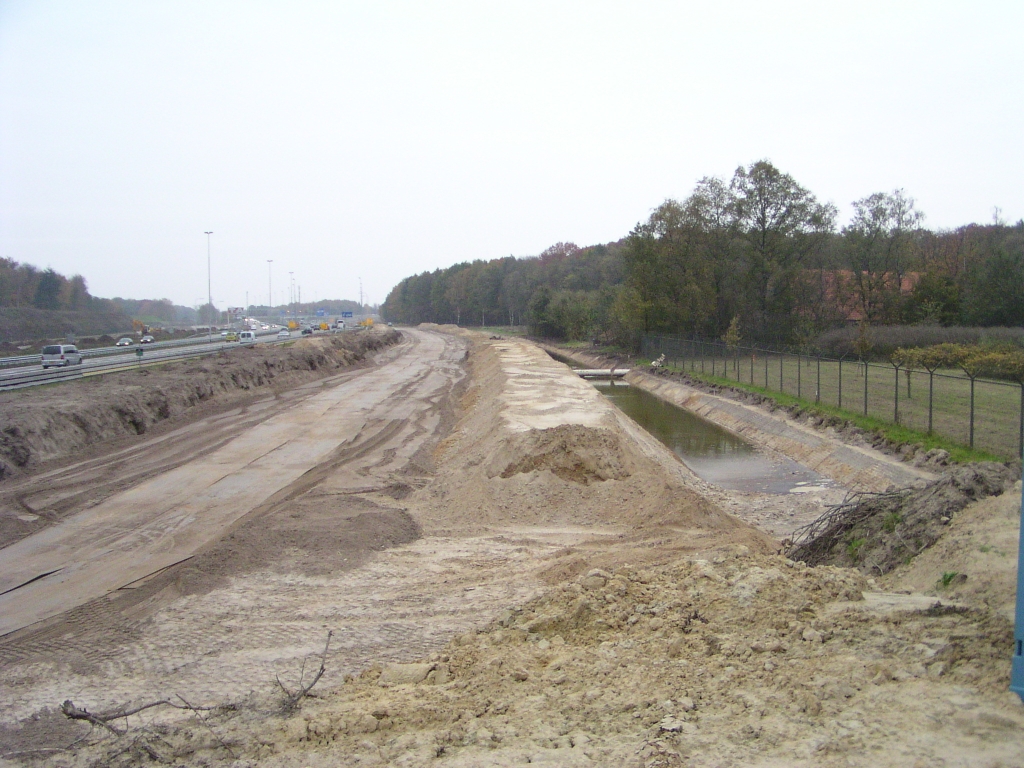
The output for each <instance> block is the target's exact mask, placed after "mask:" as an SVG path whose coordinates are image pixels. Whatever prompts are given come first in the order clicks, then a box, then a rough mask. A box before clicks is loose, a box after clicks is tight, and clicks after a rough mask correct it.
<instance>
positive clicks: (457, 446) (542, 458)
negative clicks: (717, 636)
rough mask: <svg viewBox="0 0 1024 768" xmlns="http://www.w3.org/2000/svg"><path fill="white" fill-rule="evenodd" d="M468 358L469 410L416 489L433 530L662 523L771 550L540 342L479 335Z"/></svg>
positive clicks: (689, 538)
mask: <svg viewBox="0 0 1024 768" xmlns="http://www.w3.org/2000/svg"><path fill="white" fill-rule="evenodd" d="M469 364H470V366H471V368H472V376H471V381H472V384H471V386H470V387H469V389H468V390H467V391H466V393H465V395H464V397H463V400H464V403H463V405H464V410H465V413H466V416H465V417H464V418H463V420H462V421H461V422H460V423H459V424H458V426H457V427H456V429H455V431H454V432H453V434H452V435H451V436H449V438H447V439H446V440H445V441H444V443H443V444H442V445H441V446H440V449H439V454H440V455H439V458H438V465H439V472H438V476H437V479H436V480H435V481H434V482H433V483H431V484H430V485H429V486H428V487H427V488H425V489H424V490H423V491H421V492H420V493H419V494H418V495H417V496H415V497H414V498H413V499H412V501H413V502H414V504H413V506H414V507H416V509H417V518H418V519H419V520H420V521H421V523H422V524H423V526H424V530H425V531H426V532H428V533H429V532H432V531H433V532H438V531H452V530H459V531H462V532H468V531H474V530H476V531H479V530H482V529H488V528H490V529H494V528H503V527H512V528H516V527H523V526H562V527H565V526H570V527H576V526H582V527H584V528H585V527H594V528H600V529H601V530H602V531H607V530H609V529H613V530H616V531H619V532H620V533H622V534H623V535H634V534H637V533H638V532H645V531H646V532H648V533H649V532H651V531H653V530H655V529H661V530H663V531H664V532H667V533H670V534H672V535H675V536H678V537H679V538H680V540H681V545H685V544H686V543H688V544H689V545H691V546H692V547H693V548H694V549H698V548H703V547H708V546H713V545H715V544H719V543H723V542H726V541H728V542H733V543H742V544H745V545H747V546H749V547H752V548H754V549H756V550H758V551H764V552H768V551H772V548H773V546H774V545H773V543H772V542H771V541H770V539H769V538H768V537H766V536H764V535H763V534H761V533H759V532H757V531H756V530H754V529H753V528H751V527H749V526H746V525H744V524H743V523H741V522H739V521H737V520H736V519H735V518H732V517H730V516H728V515H726V514H724V513H723V512H722V511H721V510H719V509H718V508H717V507H716V506H715V505H714V504H712V503H710V502H708V501H707V500H705V499H703V498H701V497H700V496H699V495H698V494H697V493H696V492H695V491H694V490H693V483H694V478H693V476H692V475H690V474H689V472H688V470H686V469H685V467H683V466H682V465H681V464H680V463H679V462H678V461H677V460H676V459H675V457H673V456H672V455H671V454H669V453H668V451H667V450H666V449H664V448H663V447H662V446H661V445H660V443H656V442H654V441H653V440H652V439H650V438H649V437H647V436H646V435H645V433H644V434H640V433H639V431H638V430H637V429H636V428H635V427H633V426H632V425H631V424H630V425H628V426H627V421H626V420H625V419H624V417H623V416H622V415H621V413H620V412H619V411H618V410H617V409H616V408H615V407H614V406H613V405H611V404H610V403H608V402H607V400H605V398H603V397H602V396H601V395H600V393H598V392H597V390H596V389H595V388H594V387H592V386H590V385H589V384H587V383H586V382H584V381H583V380H582V379H580V378H578V377H577V376H575V375H573V374H572V373H571V372H569V370H568V369H567V368H566V367H565V366H564V365H562V364H560V363H557V362H555V361H554V360H552V359H551V358H550V357H548V355H546V354H545V353H544V352H543V351H542V350H540V349H538V348H537V347H535V346H533V345H530V344H527V343H524V342H519V341H511V340H500V341H493V342H488V343H480V344H478V345H477V346H476V347H474V349H473V351H472V354H471V355H470V359H469ZM652 456H654V457H656V460H653V461H652ZM645 535H646V534H645Z"/></svg>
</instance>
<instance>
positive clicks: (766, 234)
mask: <svg viewBox="0 0 1024 768" xmlns="http://www.w3.org/2000/svg"><path fill="white" fill-rule="evenodd" d="M729 189H730V192H731V193H732V210H733V216H734V221H735V228H736V232H737V235H738V237H739V246H740V253H739V254H738V256H739V259H738V260H739V262H740V263H739V265H738V266H739V270H738V272H739V274H741V275H742V276H743V279H744V283H745V287H746V296H745V302H744V304H745V307H744V308H745V310H746V313H747V315H748V318H747V320H746V322H745V325H746V327H747V328H748V330H751V331H755V332H757V333H758V334H759V335H760V336H762V337H769V338H771V337H775V338H776V339H778V340H780V341H781V340H788V339H789V337H790V336H791V334H792V330H793V328H794V327H795V324H796V322H797V319H798V317H799V314H800V312H799V309H800V305H801V298H802V297H803V293H804V290H803V280H802V277H803V275H802V272H803V270H804V269H805V268H807V267H810V266H812V258H811V257H812V255H813V254H814V252H815V251H816V250H818V249H820V248H822V247H823V245H824V243H825V241H826V239H827V237H828V235H829V233H831V232H832V231H833V229H834V226H835V217H836V209H835V206H833V205H831V204H822V203H819V202H818V201H817V199H816V198H815V197H814V195H813V194H811V193H810V192H809V191H808V190H806V189H804V188H803V187H802V186H800V185H799V184H797V183H796V181H795V180H794V179H793V177H792V176H790V175H789V174H785V173H782V172H781V171H779V170H778V169H777V168H776V167H775V166H774V165H772V164H771V163H770V162H768V161H767V160H760V161H758V162H756V163H753V164H752V165H751V166H750V167H749V168H743V167H740V168H737V169H736V172H735V174H734V175H733V179H732V182H731V184H730V185H729Z"/></svg>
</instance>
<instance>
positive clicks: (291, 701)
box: [276, 630, 334, 710]
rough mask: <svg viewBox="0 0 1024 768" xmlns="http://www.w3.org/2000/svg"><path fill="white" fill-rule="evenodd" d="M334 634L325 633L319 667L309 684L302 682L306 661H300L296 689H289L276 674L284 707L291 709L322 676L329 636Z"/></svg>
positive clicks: (332, 632) (324, 669)
mask: <svg viewBox="0 0 1024 768" xmlns="http://www.w3.org/2000/svg"><path fill="white" fill-rule="evenodd" d="M333 635H334V630H331V631H329V632H328V633H327V642H326V643H324V652H323V653H321V654H320V669H318V670H317V673H316V676H315V677H314V678H313V680H312V682H310V684H309V685H306V686H304V685H303V684H302V681H303V679H304V678H305V676H306V662H305V661H303V662H302V670H301V671H300V672H299V688H298V690H297V691H295V692H292V691H289V690H288V689H287V688H286V687H285V685H284V683H282V682H281V676H280V675H276V677H277V684H278V685H279V686H280V687H281V690H282V691H284V695H285V696H286V697H287V701H286V702H285V709H286V710H292V709H295V707H297V706H298V704H299V702H300V701H302V700H303V699H304V698H306V696H307V695H308V694H309V692H310V691H311V690H313V686H314V685H316V684H317V683H318V682H320V678H321V677H323V676H324V672H326V671H327V650H328V649H329V648H330V647H331V637H332V636H333Z"/></svg>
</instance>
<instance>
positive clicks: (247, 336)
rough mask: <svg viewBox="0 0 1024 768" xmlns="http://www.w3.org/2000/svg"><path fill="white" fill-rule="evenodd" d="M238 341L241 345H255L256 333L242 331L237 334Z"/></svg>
mask: <svg viewBox="0 0 1024 768" xmlns="http://www.w3.org/2000/svg"><path fill="white" fill-rule="evenodd" d="M238 340H239V341H240V342H241V343H242V344H255V343H256V331H242V332H241V333H239V334H238Z"/></svg>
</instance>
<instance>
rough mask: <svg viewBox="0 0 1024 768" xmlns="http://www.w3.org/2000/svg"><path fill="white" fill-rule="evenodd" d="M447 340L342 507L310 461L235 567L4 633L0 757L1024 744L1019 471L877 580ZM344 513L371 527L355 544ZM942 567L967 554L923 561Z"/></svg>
mask: <svg viewBox="0 0 1024 768" xmlns="http://www.w3.org/2000/svg"><path fill="white" fill-rule="evenodd" d="M436 330H445V331H448V332H450V333H456V332H455V331H454V330H453V329H436V327H435V328H434V329H428V330H427V331H426V333H428V334H429V333H434V332H435V331H436ZM417 333H421V334H422V333H424V331H418V332H417ZM462 338H463V339H464V340H465V341H464V342H463V343H466V344H468V345H469V355H468V361H467V362H466V368H467V370H468V373H469V376H468V377H467V378H466V380H465V382H464V383H463V384H461V385H460V386H457V387H453V388H449V389H448V390H447V395H446V396H445V397H446V398H447V400H443V401H444V402H448V403H449V405H450V406H451V407H452V408H453V409H454V413H455V414H456V415H457V416H458V417H459V418H458V420H457V422H455V423H454V424H453V425H452V428H451V430H450V431H448V430H446V429H444V428H443V425H439V427H438V430H437V432H436V438H437V440H439V442H438V441H437V440H435V441H434V442H433V443H429V442H428V443H427V445H428V447H429V448H430V451H431V455H430V457H429V460H428V459H427V458H426V457H420V458H418V459H417V460H416V462H415V471H410V470H409V469H408V468H407V466H409V465H400V466H399V465H397V464H396V466H395V469H394V471H393V472H391V473H390V474H385V475H380V477H381V478H382V482H379V483H378V485H377V486H376V488H377V490H376V491H374V492H373V493H372V494H370V493H365V492H361V493H360V494H359V496H358V504H357V506H358V509H356V507H351V506H349V507H346V510H347V511H346V512H345V514H344V515H343V516H344V518H345V519H344V521H343V522H344V525H342V526H340V528H339V530H333V531H332V530H331V529H332V527H333V526H332V521H334V520H338V517H339V516H338V514H337V513H333V512H332V510H331V507H330V505H325V504H324V503H323V502H325V501H326V500H328V499H334V498H337V495H336V494H337V492H338V491H337V487H336V486H332V482H333V481H332V479H331V478H332V476H331V474H330V473H329V472H325V473H324V474H323V477H322V478H320V479H319V480H317V482H316V483H315V484H313V485H312V486H311V487H310V488H309V490H308V491H307V492H306V495H303V496H299V497H297V498H296V499H295V500H294V502H290V503H288V504H287V505H283V506H282V507H281V509H280V510H279V512H280V514H275V515H270V516H264V517H262V518H260V520H259V521H257V524H258V526H259V527H260V528H265V529H268V530H273V531H276V533H275V535H276V536H277V537H278V538H277V539H276V541H278V542H279V544H278V545H277V546H279V547H280V548H281V549H282V550H283V551H284V552H285V553H286V555H287V556H278V555H277V554H275V556H274V557H272V558H269V560H272V562H268V564H267V566H266V567H262V568H261V567H259V566H258V564H257V565H255V566H254V567H249V566H250V565H253V564H252V563H249V564H247V565H246V567H245V568H235V567H232V566H231V564H230V548H231V546H232V545H231V540H230V537H228V538H225V539H224V540H223V541H222V542H221V543H220V544H219V545H218V546H219V547H221V549H220V550H216V549H215V550H211V552H212V553H214V556H213V561H218V562H219V561H223V563H224V569H223V571H220V572H218V571H216V568H215V567H214V562H207V563H204V562H202V561H200V562H197V563H195V564H193V565H192V566H189V567H194V568H196V569H197V571H198V572H199V573H200V575H201V577H202V578H204V579H208V580H207V581H204V582H203V586H202V589H199V590H196V591H190V590H189V589H188V581H189V580H188V579H187V578H184V581H183V584H182V585H180V586H175V585H174V584H172V583H168V585H167V587H165V588H162V589H161V591H159V592H158V593H155V594H154V595H153V601H154V602H153V603H151V604H149V606H148V607H147V609H146V610H145V611H143V612H142V613H141V614H140V618H139V620H138V621H137V622H135V623H133V624H130V625H128V626H124V627H123V631H122V632H121V634H110V635H107V637H109V638H110V640H108V641H107V643H108V645H109V646H114V647H111V648H106V649H105V648H104V647H103V640H102V637H103V636H102V635H99V636H95V635H94V636H90V637H88V638H84V639H85V640H86V642H80V643H79V644H78V647H77V651H76V652H77V653H78V657H76V658H77V659H78V660H77V661H76V662H75V663H74V664H72V663H70V662H69V661H68V659H71V658H72V655H70V652H69V651H67V650H66V649H65V650H59V647H60V646H59V642H58V641H59V639H60V637H61V636H60V634H59V631H60V629H59V627H54V628H53V630H52V632H51V634H50V635H47V636H46V637H45V638H42V639H43V640H45V642H43V643H41V644H39V645H37V646H36V647H35V648H34V649H30V648H29V647H28V646H27V645H25V644H22V645H17V644H15V645H12V646H9V647H8V650H9V651H13V650H20V652H22V653H23V654H24V656H22V657H18V658H15V657H14V656H12V655H8V656H7V657H6V658H7V659H8V661H7V662H5V663H4V664H5V666H4V667H0V685H3V686H5V687H6V688H7V690H8V692H9V693H10V695H9V696H8V697H7V703H6V704H5V705H4V714H3V716H4V723H5V725H4V727H3V729H2V730H0V744H2V745H3V746H2V747H0V760H3V759H6V760H8V761H11V762H12V763H15V764H18V765H34V766H35V765H38V766H52V767H56V766H62V767H66V768H71V766H76V767H77V766H83V767H84V766H101V765H102V766H129V765H148V764H154V765H155V764H160V763H164V764H168V765H175V766H189V767H191V766H220V765H223V766H232V768H243V767H245V766H261V768H262V767H263V766H270V767H276V766H282V767H284V766H290V767H292V766H293V767H294V768H302V767H304V766H308V767H309V768H316V767H318V766H337V765H366V766H370V765H374V766H376V765H381V766H382V765H403V766H420V765H424V766H425V765H452V766H479V765H494V766H506V765H518V764H527V763H530V764H532V763H544V764H549V765H563V766H582V765H602V766H676V765H680V766H682V765H685V766H716V767H717V766H740V765H743V766H748V765H749V766H773V767H774V766H850V765H853V766H880V765H882V766H886V765H891V766H908V765H909V766H991V767H992V768H995V767H996V766H1024V752H1022V750H1021V740H1020V734H1021V732H1022V729H1024V706H1022V705H1021V703H1020V700H1019V699H1018V698H1017V697H1016V696H1013V695H1011V694H1009V693H1008V692H1007V690H1006V687H1007V684H1008V675H1009V659H1010V652H1011V640H1012V627H1011V623H1010V617H1008V616H1007V598H1008V596H1009V600H1010V609H1009V610H1010V614H1011V615H1012V594H1013V592H1012V583H1013V582H1012V580H1013V579H1015V568H1014V567H1013V564H1015V562H1016V544H1015V539H1014V535H1015V532H1016V527H1015V526H1016V520H1015V519H1014V516H1013V514H1012V510H1011V509H1010V508H1009V507H1010V505H1009V502H1010V501H1012V497H1013V494H1010V493H1007V494H1004V495H1003V496H1001V497H997V498H992V499H986V500H984V501H981V502H976V503H972V504H969V505H968V506H967V507H966V508H964V509H962V510H960V511H954V513H953V517H952V520H951V522H950V523H949V524H948V525H945V526H943V529H942V531H941V534H940V536H939V538H938V540H937V542H936V543H935V545H934V546H933V547H932V548H931V549H930V550H927V551H926V552H925V553H924V554H922V555H920V556H919V557H917V558H916V559H914V560H913V561H912V562H911V563H910V564H908V565H906V566H900V567H899V568H897V569H896V570H895V571H893V572H892V573H890V574H888V575H887V576H885V578H884V580H879V581H875V580H874V579H872V578H870V577H868V576H866V575H864V574H862V573H860V572H859V571H857V570H856V569H848V568H838V567H832V566H819V567H808V566H806V565H804V564H802V563H799V562H794V561H793V560H790V559H787V558H786V557H784V556H782V555H780V554H778V550H779V545H778V543H777V542H776V540H775V539H773V538H772V537H771V536H769V535H768V534H766V533H764V532H762V531H759V530H757V529H756V528H755V527H753V526H751V525H749V524H747V523H744V522H741V521H740V520H738V519H737V518H736V517H733V516H731V515H729V514H726V513H725V512H724V511H723V506H726V505H727V504H726V503H728V506H729V508H730V509H735V510H738V511H741V512H746V513H748V518H749V519H753V520H756V519H758V517H757V516H758V514H760V513H759V512H757V509H756V504H752V503H751V501H750V499H747V498H745V497H744V496H743V495H742V494H722V493H716V492H714V491H713V489H710V488H709V487H708V485H707V484H706V483H703V482H702V481H700V480H699V479H697V478H695V477H694V476H693V475H692V474H691V473H690V472H689V471H688V470H687V469H686V468H685V467H684V466H683V465H682V464H681V463H680V462H679V461H678V460H677V459H676V458H675V457H674V456H673V455H672V454H671V453H670V452H668V450H667V449H665V448H664V447H663V446H661V445H660V443H658V442H657V441H655V440H654V439H653V438H651V437H650V436H649V435H647V434H646V433H644V432H642V430H640V429H639V428H638V427H637V426H636V425H635V424H633V423H632V422H631V421H629V420H628V419H626V418H625V417H624V416H622V414H621V413H620V412H618V411H617V410H616V409H615V408H614V407H613V406H611V405H610V404H609V403H607V401H605V400H604V399H603V398H602V397H601V396H600V395H599V394H598V393H597V392H596V390H595V389H594V388H593V387H591V386H590V385H588V384H586V383H585V382H583V381H581V380H580V379H578V378H577V377H575V376H574V375H572V374H571V373H570V372H568V370H567V369H566V368H565V367H564V366H562V365H560V364H558V363H556V362H555V361H553V360H551V359H550V358H548V357H547V355H545V354H544V353H543V352H542V351H541V350H540V349H539V348H537V347H534V346H532V345H530V344H528V343H525V342H518V341H505V340H483V339H481V338H480V337H472V336H462ZM435 400H436V401H437V402H441V401H442V400H439V399H438V398H437V397H436V396H435ZM442 422H443V420H442ZM423 423H424V424H426V422H423ZM368 456H370V457H372V455H371V454H368ZM389 456H390V457H391V458H389ZM367 460H368V461H370V458H368V459H367ZM393 460H394V457H393V456H392V455H391V454H388V455H385V456H383V457H382V458H381V461H383V462H385V463H383V464H382V463H372V464H368V466H373V467H376V469H375V470H374V471H376V472H378V473H380V472H381V469H380V468H381V467H387V466H389V465H388V464H387V463H386V462H387V461H393ZM403 477H405V478H407V482H404V481H403V480H402V478H403ZM1016 490H1017V492H1018V494H1019V487H1018V488H1017V489H1016ZM784 500H785V497H783V501H778V502H776V503H777V504H782V503H784ZM792 501H793V502H794V503H795V502H797V501H798V500H796V499H793V500H792ZM799 501H800V502H801V503H805V502H804V500H802V499H801V500H799ZM1017 502H1018V504H1019V495H1018V496H1017ZM758 503H759V502H758ZM780 509H781V508H780ZM752 510H753V511H752ZM307 521H308V526H307V524H306V522H307ZM338 522H342V521H341V520H338ZM378 523H379V525H378ZM345 526H349V527H350V528H351V530H353V531H355V530H356V529H358V530H360V531H362V532H363V534H364V538H365V535H371V534H372V533H373V532H375V531H379V532H380V538H379V541H378V544H379V546H380V547H382V548H385V549H383V550H382V551H379V552H375V553H374V552H372V551H369V549H370V548H366V547H364V548H362V549H361V550H360V552H361V554H360V553H357V552H355V551H353V550H352V549H351V548H349V549H346V548H345V544H344V541H345V540H346V538H347V534H346V530H348V529H346V528H345ZM299 531H302V532H303V536H304V537H305V538H299V539H294V540H296V541H299V542H300V546H295V547H290V548H289V547H288V546H287V544H286V542H287V541H288V540H289V538H290V537H295V536H297V535H298V532H299ZM310 531H314V532H319V535H320V536H322V537H323V541H322V542H321V543H320V544H318V545H316V546H312V547H309V546H308V544H307V542H308V534H309V532H310ZM417 537H418V538H417ZM403 542H405V543H403ZM307 547H308V549H307ZM247 549H250V550H251V547H247ZM335 550H337V551H338V552H339V553H340V554H339V555H333V554H332V552H334V551H335ZM218 552H219V554H216V553H218ZM932 553H935V558H933V559H929V558H930V557H931V555H932ZM207 554H209V553H207ZM339 557H342V558H343V557H353V558H356V559H357V560H358V562H357V564H356V565H354V566H353V567H351V568H346V567H342V565H341V563H339V562H338V559H339ZM937 568H939V569H946V570H950V569H954V570H957V571H958V572H962V573H965V574H967V578H966V579H964V580H959V581H957V582H956V583H952V582H951V584H949V585H944V586H941V587H939V588H936V584H937V580H938V583H941V581H942V579H941V576H942V573H941V572H940V573H939V574H937V575H936V569H937ZM185 573H186V571H184V570H181V571H179V573H178V575H179V576H183V574H185ZM213 577H216V578H213ZM211 579H212V580H211ZM171 587H173V589H171ZM168 590H170V591H168ZM912 590H913V591H914V594H911V593H910V592H911V591H912ZM172 592H173V594H172ZM928 593H930V594H928ZM956 598H962V599H963V604H961V603H959V602H957V600H956ZM116 626H121V625H116ZM328 631H330V632H332V633H333V634H332V635H331V638H330V644H329V646H328V647H327V650H326V651H325V641H326V640H327V633H328ZM257 636H259V637H263V636H266V637H267V638H268V639H267V640H265V641H260V640H259V637H257ZM271 637H273V638H274V639H273V641H271V640H270V638H271ZM261 642H262V644H261ZM289 643H290V645H291V647H289V648H287V649H286V646H287V645H288V644H289ZM48 649H52V650H48ZM0 650H2V649H0ZM62 654H63V655H62ZM300 661H301V662H302V663H301V664H300V663H299V662H300ZM321 663H322V664H323V668H324V670H325V672H324V675H323V678H322V679H320V680H319V681H318V683H317V685H316V687H315V688H313V689H312V690H311V691H310V692H309V695H308V696H307V697H305V698H303V699H302V700H301V701H299V702H297V703H296V704H290V703H289V700H288V697H287V695H286V689H287V691H290V692H292V693H294V692H296V691H297V690H299V689H300V687H301V686H303V685H304V684H308V682H309V681H310V680H311V679H312V677H313V675H314V674H315V673H316V670H317V669H318V668H319V667H320V665H321ZM278 681H280V682H279V683H278ZM64 698H72V699H73V700H74V703H75V705H77V706H79V707H83V706H85V707H88V708H89V710H90V711H91V712H98V713H101V714H103V713H110V712H113V711H115V710H116V709H117V708H118V707H125V706H129V705H134V706H137V705H140V704H143V703H146V702H152V701H155V700H158V699H168V700H170V701H173V702H174V703H175V704H177V705H178V707H183V706H185V704H184V702H185V701H187V702H188V704H190V705H193V706H198V705H203V706H209V707H212V709H203V710H198V709H172V708H170V707H168V706H160V707H155V708H152V709H147V710H145V711H144V712H141V713H139V714H137V715H133V716H131V717H128V718H118V719H116V720H112V721H111V722H112V724H114V725H115V726H116V728H117V730H118V731H119V733H118V734H113V733H111V732H109V731H108V730H104V729H103V728H101V727H98V726H89V725H87V724H85V723H83V722H81V721H76V722H70V721H67V720H65V719H64V718H63V717H62V716H61V715H60V714H59V712H58V711H57V707H58V705H59V703H60V702H61V701H63V700H64Z"/></svg>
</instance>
